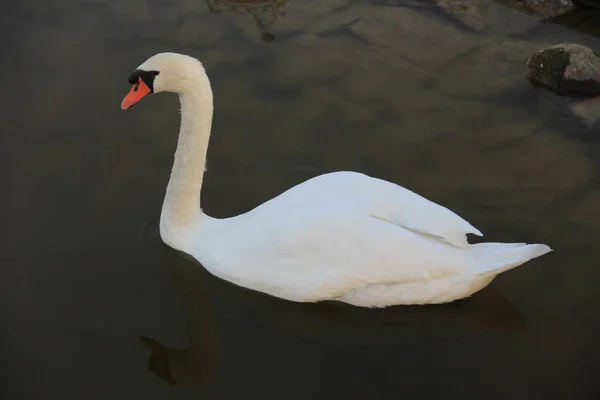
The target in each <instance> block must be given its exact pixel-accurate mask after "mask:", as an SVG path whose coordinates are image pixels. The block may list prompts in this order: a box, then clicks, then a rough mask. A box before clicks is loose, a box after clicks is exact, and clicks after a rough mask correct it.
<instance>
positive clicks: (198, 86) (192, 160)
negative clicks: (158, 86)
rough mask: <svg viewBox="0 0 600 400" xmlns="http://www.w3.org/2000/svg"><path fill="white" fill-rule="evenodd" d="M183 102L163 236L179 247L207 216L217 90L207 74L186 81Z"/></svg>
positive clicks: (165, 205) (170, 243) (182, 94)
mask: <svg viewBox="0 0 600 400" xmlns="http://www.w3.org/2000/svg"><path fill="white" fill-rule="evenodd" d="M179 102H180V103H181V127H180V130H179V139H178V141H177V150H176V151H175V161H174V163H173V169H172V170H171V178H170V180H169V184H168V185H167V191H166V195H165V199H164V203H163V207H162V212H161V216H160V234H161V237H162V239H163V241H165V243H167V244H169V245H171V246H172V247H175V248H180V246H181V243H183V241H185V237H186V236H187V235H186V234H187V233H189V232H190V231H191V230H193V229H195V228H197V227H198V226H199V224H201V223H202V220H203V219H204V218H205V216H204V214H203V213H202V210H201V208H200V191H201V189H202V180H203V177H204V170H205V165H206V152H207V150H208V141H209V139H210V131H211V125H212V117H213V94H212V90H211V87H210V82H209V80H208V77H207V76H206V74H200V75H199V76H198V77H197V78H196V79H193V80H192V79H190V80H189V81H188V82H186V89H185V91H184V92H182V93H180V94H179ZM180 250H181V249H180Z"/></svg>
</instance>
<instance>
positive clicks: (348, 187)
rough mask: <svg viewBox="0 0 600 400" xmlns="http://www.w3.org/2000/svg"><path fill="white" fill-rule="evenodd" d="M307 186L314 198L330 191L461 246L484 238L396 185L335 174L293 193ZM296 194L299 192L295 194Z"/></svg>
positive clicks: (447, 212) (442, 209)
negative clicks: (469, 236)
mask: <svg viewBox="0 0 600 400" xmlns="http://www.w3.org/2000/svg"><path fill="white" fill-rule="evenodd" d="M305 185H306V187H304V188H303V190H305V191H308V192H313V195H317V196H319V192H320V193H321V195H322V194H323V193H326V192H329V193H332V194H333V195H334V196H336V197H337V198H342V197H344V196H347V197H348V198H352V199H355V200H360V201H361V202H363V203H364V207H365V209H364V211H365V212H367V213H368V214H369V215H371V216H372V217H375V218H378V219H382V220H384V221H388V222H391V223H393V224H395V225H398V226H401V227H403V228H406V229H410V230H412V231H414V232H418V233H421V234H425V235H430V236H434V237H437V238H439V239H441V240H444V241H446V242H448V243H451V244H453V245H454V246H457V247H466V246H468V244H469V243H468V241H467V236H466V235H467V234H468V233H472V234H474V235H477V236H483V235H482V233H481V232H480V231H479V230H477V229H476V228H475V227H473V226H472V225H471V224H470V223H468V222H467V221H465V220H464V219H463V218H461V217H460V216H458V215H457V214H455V213H454V212H452V211H450V210H449V209H447V208H446V207H442V206H440V205H439V204H436V203H434V202H432V201H430V200H428V199H426V198H425V197H422V196H420V195H418V194H416V193H414V192H412V191H410V190H408V189H405V188H403V187H401V186H398V185H396V184H394V183H391V182H387V181H384V180H381V179H377V178H372V177H369V176H367V175H364V174H361V173H357V172H334V173H330V174H325V175H321V176H318V177H316V178H313V179H311V180H309V181H307V182H305V183H304V184H301V185H298V186H296V187H295V188H292V189H290V191H293V190H294V189H296V190H297V189H300V188H302V187H303V186H305ZM286 193H287V192H286ZM290 194H291V193H290ZM296 195H297V193H296V194H294V196H296Z"/></svg>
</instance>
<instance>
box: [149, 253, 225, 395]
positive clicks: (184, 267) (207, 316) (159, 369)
mask: <svg viewBox="0 0 600 400" xmlns="http://www.w3.org/2000/svg"><path fill="white" fill-rule="evenodd" d="M166 251H167V252H168V253H170V254H171V256H170V257H169V260H172V262H170V263H169V264H170V265H169V267H170V268H171V269H172V272H173V275H174V279H175V282H176V284H177V286H178V289H179V291H180V292H181V296H182V297H183V301H184V304H185V308H186V311H187V313H188V318H187V336H188V340H189V343H190V347H189V348H188V349H185V350H178V349H172V348H170V347H168V346H166V345H164V344H162V343H160V342H158V341H157V340H155V339H152V338H150V337H148V336H141V337H140V338H139V339H140V341H141V342H142V343H143V344H144V345H145V346H146V347H147V348H148V349H150V351H151V355H150V360H149V362H148V369H149V370H150V371H152V372H153V373H155V374H156V375H157V376H159V377H160V378H161V379H163V380H164V381H165V382H167V383H168V384H169V385H173V386H174V385H186V386H189V385H199V384H205V383H208V382H210V381H212V380H213V379H214V378H215V376H216V372H217V367H218V363H219V355H220V352H219V340H218V334H217V328H216V321H215V316H214V314H213V310H212V307H211V303H210V300H209V299H208V298H207V296H206V293H205V292H204V287H203V283H202V280H203V277H202V271H201V269H200V268H199V267H198V265H197V264H195V263H192V262H190V261H188V260H187V259H186V258H187V257H186V258H184V257H181V256H180V255H179V254H178V253H177V252H175V251H171V249H167V250H166Z"/></svg>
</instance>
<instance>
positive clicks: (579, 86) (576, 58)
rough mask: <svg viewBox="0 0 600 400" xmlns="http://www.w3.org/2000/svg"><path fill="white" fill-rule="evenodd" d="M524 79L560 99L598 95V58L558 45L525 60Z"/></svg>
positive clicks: (589, 52)
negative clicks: (556, 95)
mask: <svg viewBox="0 0 600 400" xmlns="http://www.w3.org/2000/svg"><path fill="white" fill-rule="evenodd" d="M527 78H528V79H529V81H530V82H531V83H532V84H533V85H534V86H536V87H541V88H544V89H548V90H550V91H553V92H555V93H557V94H560V95H564V96H581V95H587V96H594V95H600V57H599V56H598V54H597V53H595V52H594V51H593V50H591V49H589V48H587V47H585V46H581V45H578V44H558V45H555V46H552V47H549V48H546V49H543V50H540V51H538V52H536V53H534V54H533V55H532V56H531V57H530V58H529V60H528V61H527Z"/></svg>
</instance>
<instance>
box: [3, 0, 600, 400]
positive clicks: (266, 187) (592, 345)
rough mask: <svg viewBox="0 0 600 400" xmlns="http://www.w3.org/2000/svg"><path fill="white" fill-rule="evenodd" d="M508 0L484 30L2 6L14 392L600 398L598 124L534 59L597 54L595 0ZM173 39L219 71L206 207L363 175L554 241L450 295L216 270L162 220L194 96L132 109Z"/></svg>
mask: <svg viewBox="0 0 600 400" xmlns="http://www.w3.org/2000/svg"><path fill="white" fill-rule="evenodd" d="M257 3H258V4H259V5H260V7H256V6H255V5H256V4H257ZM209 5H210V7H209ZM487 7H488V8H487V10H488V11H487V14H484V15H483V17H482V21H483V22H482V25H478V26H479V27H478V28H477V29H472V27H471V28H470V27H469V26H467V25H465V24H463V23H461V22H457V20H453V19H451V18H449V17H448V15H447V14H445V13H444V12H442V11H440V10H439V9H437V8H435V7H434V6H432V5H431V4H430V3H427V2H422V1H416V0H398V1H391V0H390V1H370V2H369V1H358V0H328V1H316V0H303V1H301V0H293V1H288V2H285V1H278V2H273V3H268V4H266V3H265V4H260V2H259V1H247V2H245V3H243V4H242V6H240V5H238V6H237V7H236V8H231V7H229V8H230V9H228V8H227V4H226V3H224V2H223V1H221V2H215V1H214V0H211V2H210V3H206V2H203V1H188V0H177V1H170V2H167V1H160V0H146V1H144V0H130V1H126V2H125V1H121V2H116V1H112V2H109V1H103V0H86V1H75V0H49V1H46V2H40V1H33V0H29V1H20V2H19V4H18V5H17V4H13V5H8V6H5V8H4V10H3V13H2V15H1V16H0V21H1V24H0V29H1V30H2V35H0V38H1V39H0V40H1V42H2V46H3V47H2V48H3V49H4V52H3V57H2V59H3V60H2V64H1V66H0V68H1V71H2V77H3V78H4V79H3V83H2V93H3V95H2V97H1V100H0V101H1V109H2V110H4V114H3V115H4V118H3V119H2V121H3V123H4V127H3V128H4V129H3V134H2V135H0V138H1V139H0V140H1V141H2V142H1V146H0V152H1V154H0V156H1V159H2V166H3V168H2V175H1V178H2V187H3V189H4V192H3V193H4V195H3V196H2V197H1V205H2V206H1V207H0V209H2V211H3V213H2V220H3V222H4V223H3V227H4V234H3V235H2V239H3V241H2V253H1V256H2V269H1V272H0V289H1V293H2V301H1V303H0V304H2V306H1V307H0V310H2V321H3V329H2V334H3V340H2V359H1V360H2V363H3V364H4V365H3V366H4V368H3V371H4V372H3V375H2V378H3V379H2V385H1V386H0V387H1V389H0V392H4V391H6V393H7V396H2V398H6V399H54V398H56V399H103V400H104V399H107V398H109V399H148V400H150V399H164V398H181V399H191V398H202V399H237V398H257V399H337V398H345V399H365V398H374V399H388V398H390V399H391V398H441V397H444V398H463V399H465V398H468V399H481V398H485V399H534V398H536V399H537V398H544V399H567V398H568V399H592V398H598V396H599V394H600V391H599V390H598V389H599V385H598V384H597V383H596V382H597V381H596V378H597V371H598V368H599V367H600V344H599V339H598V338H599V337H600V335H599V329H600V303H599V301H598V299H599V298H600V289H599V287H600V286H599V284H598V282H600V270H599V269H598V259H599V257H600V248H599V247H598V240H599V239H600V217H599V215H600V214H598V212H597V208H598V205H599V204H600V180H599V179H598V172H600V140H598V137H599V136H598V135H599V134H600V130H599V126H598V125H595V126H592V127H591V128H590V127H588V126H587V125H585V124H584V123H582V122H581V121H579V120H578V119H577V118H575V117H574V116H572V115H570V113H569V111H568V110H569V109H568V103H566V102H565V101H564V99H560V98H557V97H555V96H553V95H551V94H549V93H546V92H541V91H539V90H536V89H534V88H532V87H530V86H529V85H528V83H527V82H526V81H525V79H524V72H525V63H526V61H527V58H528V57H529V55H530V54H531V53H532V52H534V51H536V50H538V49H540V48H542V47H544V46H547V45H550V44H555V43H559V42H576V43H581V44H584V45H588V46H592V47H594V48H596V49H600V39H599V36H600V35H599V31H598V29H597V26H599V25H600V17H599V16H598V14H597V13H595V14H594V13H591V12H589V13H587V14H581V13H580V14H577V15H575V16H571V17H569V18H563V19H561V20H560V21H559V22H560V24H553V23H538V22H536V21H535V20H534V19H533V18H532V17H529V16H526V15H525V14H523V13H521V12H519V11H517V10H514V9H511V8H504V7H502V6H500V5H497V4H496V3H489V4H488V5H487ZM211 8H212V10H211ZM215 10H220V12H217V11H215ZM273 16H275V17H276V19H275V17H273ZM269 18H272V19H269ZM257 20H258V21H259V22H257ZM482 26H483V28H481V27H482ZM161 51H178V52H184V53H188V54H191V55H193V56H196V57H198V58H199V59H201V60H202V61H203V63H204V64H205V66H206V68H207V70H208V73H209V75H210V78H211V80H212V84H213V89H214V92H215V109H216V115H215V120H214V126H213V135H212V139H211V144H210V149H209V155H208V173H207V175H206V178H205V186H204V188H203V208H204V210H205V212H207V213H209V214H210V215H213V216H216V217H226V216H231V215H235V214H238V213H241V212H244V211H247V210H249V209H250V208H252V207H255V206H256V205H258V204H260V203H262V202H264V201H266V200H268V199H269V198H271V197H273V196H275V195H277V194H279V193H280V192H282V191H283V190H285V189H287V188H289V187H291V186H293V185H295V184H297V183H299V182H301V181H303V180H305V179H308V178H310V177H312V176H314V175H316V174H320V173H325V172H330V171H333V170H356V171H361V172H365V173H367V174H369V175H373V176H378V177H381V178H384V179H387V180H390V181H393V182H396V183H399V184H401V185H403V186H405V187H407V188H410V189H412V190H415V191H417V192H419V193H421V194H422V195H424V196H426V197H428V198H430V199H432V200H434V201H436V202H438V203H441V204H443V205H445V206H447V207H450V208H451V209H453V210H455V211H456V212H458V213H459V214H460V215H462V216H464V217H465V218H466V219H468V220H469V221H470V222H472V223H473V224H474V225H475V226H476V227H478V228H479V229H480V230H482V231H483V232H484V234H485V235H486V239H488V240H492V241H518V242H522V241H527V242H542V243H547V244H549V245H551V246H552V247H553V248H554V249H555V251H554V252H553V253H551V254H549V255H547V256H545V257H542V258H540V259H536V260H534V261H531V262H529V263H527V264H526V265H524V266H523V267H520V268H518V269H516V270H514V271H511V272H509V273H506V274H504V275H502V276H501V277H499V278H498V279H496V280H495V281H494V282H493V284H492V285H491V286H490V287H488V288H486V289H485V290H484V291H482V292H480V293H478V294H476V295H475V296H473V297H472V298H470V299H467V300H464V301H459V302H455V303H452V304H449V305H443V306H427V307H392V308H389V309H386V310H364V309H358V308H354V307H350V306H345V305H342V304H318V305H310V304H296V303H289V302H286V301H283V300H278V299H274V298H270V297H267V296H263V295H261V294H258V293H255V292H251V291H248V290H245V289H241V288H239V287H235V286H233V285H230V284H228V283H226V282H223V281H220V280H218V279H216V278H214V277H212V276H211V275H210V274H208V273H207V272H206V271H205V270H204V269H202V268H201V267H200V266H198V265H196V264H195V263H193V262H191V261H190V260H188V259H187V258H185V257H183V256H182V255H180V254H179V253H177V252H174V251H172V250H171V249H169V248H167V247H166V246H164V245H163V244H162V242H161V240H160V238H159V236H158V232H157V231H158V227H157V223H158V213H159V211H160V207H161V203H162V198H163V195H164V189H165V186H166V183H167V180H168V176H169V171H170V168H171V162H172V160H173V158H172V157H173V151H174V149H175V143H176V134H177V129H178V124H179V120H178V107H177V104H176V97H175V96H174V95H161V96H156V97H152V98H149V99H146V100H145V101H144V102H143V104H141V105H139V106H138V107H136V108H134V109H132V110H130V111H128V112H122V111H121V110H120V109H119V104H120V102H121V99H122V97H123V96H124V95H125V94H126V92H127V91H128V89H129V87H128V86H129V85H128V83H127V76H128V75H129V73H130V72H131V70H132V69H133V68H135V67H136V66H137V65H139V64H140V63H141V62H142V61H144V60H145V59H146V58H147V57H149V56H150V55H152V54H154V53H157V52H161ZM151 354H152V357H151ZM482 396H483V397H482Z"/></svg>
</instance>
